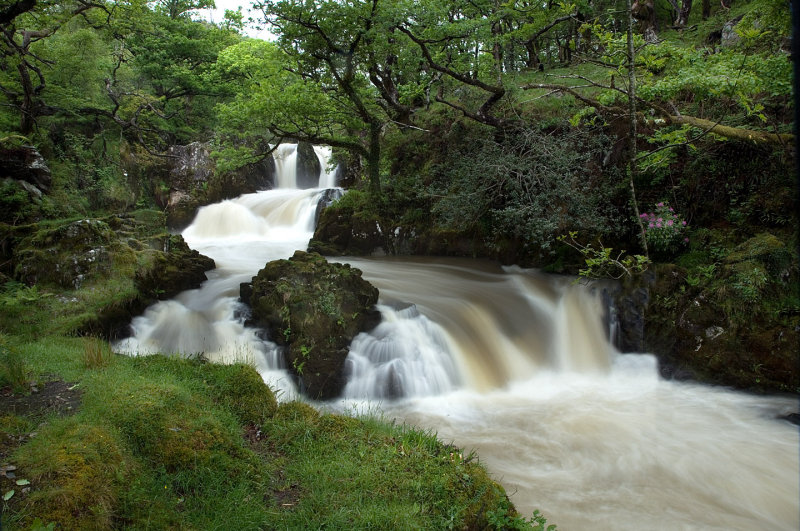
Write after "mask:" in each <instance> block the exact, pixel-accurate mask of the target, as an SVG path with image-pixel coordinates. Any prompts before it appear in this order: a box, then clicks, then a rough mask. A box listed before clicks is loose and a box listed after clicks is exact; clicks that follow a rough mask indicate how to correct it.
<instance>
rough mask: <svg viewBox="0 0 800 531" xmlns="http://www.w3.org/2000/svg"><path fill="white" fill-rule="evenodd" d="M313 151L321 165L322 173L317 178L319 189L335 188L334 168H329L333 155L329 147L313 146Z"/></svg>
mask: <svg viewBox="0 0 800 531" xmlns="http://www.w3.org/2000/svg"><path fill="white" fill-rule="evenodd" d="M314 151H315V152H316V154H317V157H319V162H320V164H321V165H322V171H321V172H320V176H319V187H320V188H336V167H333V168H332V167H331V158H332V157H333V154H332V150H331V148H330V146H314Z"/></svg>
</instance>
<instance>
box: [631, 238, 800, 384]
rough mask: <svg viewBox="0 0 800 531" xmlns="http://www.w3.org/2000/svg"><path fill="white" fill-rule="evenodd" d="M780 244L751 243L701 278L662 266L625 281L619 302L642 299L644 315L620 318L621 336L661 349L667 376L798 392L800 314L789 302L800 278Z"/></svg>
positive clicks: (640, 305)
mask: <svg viewBox="0 0 800 531" xmlns="http://www.w3.org/2000/svg"><path fill="white" fill-rule="evenodd" d="M759 242H761V243H765V242H766V243H767V244H768V245H766V246H764V245H761V243H759ZM770 242H772V243H770ZM774 243H775V242H774V241H773V240H772V238H766V237H756V238H754V239H753V240H751V241H748V242H745V244H742V245H740V246H738V247H736V248H735V250H733V252H731V253H729V254H728V255H727V256H726V257H725V258H724V259H723V260H722V261H721V263H720V264H719V265H718V266H717V267H715V268H709V269H707V270H706V271H708V273H707V277H704V278H702V279H698V277H696V276H695V275H696V274H697V273H696V271H695V272H692V271H690V270H687V269H685V268H682V267H679V266H676V265H673V264H658V265H656V266H654V267H653V268H652V269H651V271H650V272H648V273H647V274H645V275H642V276H640V277H639V278H638V279H635V280H633V281H629V282H627V283H626V285H625V288H624V289H623V290H622V291H621V293H620V294H618V296H617V305H618V308H620V307H625V305H626V304H628V305H630V304H629V303H631V301H634V302H636V304H635V306H636V307H637V308H638V310H637V312H635V313H636V314H637V315H638V318H637V319H635V320H631V321H628V322H626V320H625V319H623V320H622V321H621V323H620V324H621V328H622V330H621V332H622V335H623V337H636V338H637V339H638V338H639V337H641V338H643V341H642V343H643V344H642V348H633V349H632V350H636V351H640V352H641V351H646V352H653V353H655V354H656V355H657V356H658V358H659V363H660V366H661V372H662V375H664V376H666V377H673V378H679V379H685V378H689V379H696V380H699V381H703V382H707V383H713V384H720V385H727V386H731V387H735V388H739V389H746V390H751V391H761V392H798V391H800V367H798V363H797V361H798V358H797V345H798V344H800V315H799V314H800V312H798V310H797V308H795V307H791V306H787V304H791V295H790V294H791V293H793V292H795V291H796V287H797V282H796V279H794V280H792V279H793V278H794V276H795V275H794V274H793V273H791V271H793V270H794V269H793V267H792V266H791V265H790V262H791V259H787V260H784V258H785V257H783V251H782V249H783V248H782V246H780V245H774ZM756 248H757V249H762V250H763V249H766V248H768V249H770V251H769V252H764V253H761V252H760V251H759V252H757V253H756V252H753V249H756ZM784 250H785V249H784ZM776 257H777V258H776ZM770 264H772V265H770ZM771 271H772V272H771ZM781 292H784V295H781ZM642 316H643V319H642V318H641V317H642ZM640 334H641V335H640ZM625 350H628V349H625V348H623V351H625Z"/></svg>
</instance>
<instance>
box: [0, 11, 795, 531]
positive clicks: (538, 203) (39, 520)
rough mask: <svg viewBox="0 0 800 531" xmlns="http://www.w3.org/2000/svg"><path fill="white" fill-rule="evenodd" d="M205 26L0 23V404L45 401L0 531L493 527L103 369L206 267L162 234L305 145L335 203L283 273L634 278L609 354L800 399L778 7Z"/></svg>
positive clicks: (421, 470) (119, 366)
mask: <svg viewBox="0 0 800 531" xmlns="http://www.w3.org/2000/svg"><path fill="white" fill-rule="evenodd" d="M212 3H213V2H211V1H207V0H199V1H195V0H159V1H157V2H146V1H144V0H127V1H111V0H96V1H95V0H91V1H90V0H69V1H66V2H55V1H51V0H10V1H6V2H4V3H3V4H2V7H0V284H2V286H0V310H1V311H0V389H2V393H3V396H2V397H0V399H2V400H8V402H7V403H8V404H12V403H15V402H13V401H14V400H18V399H19V400H22V402H19V403H24V401H25V400H27V399H26V398H25V399H24V397H33V398H31V400H32V401H33V402H35V397H36V396H46V397H48V400H49V402H48V401H44V402H46V403H45V404H42V405H41V407H33V406H31V407H30V408H29V409H26V408H25V407H22V406H20V408H21V409H9V410H6V409H3V416H2V417H0V423H1V424H0V442H1V443H2V450H0V467H1V466H5V464H6V463H14V465H15V466H16V467H17V469H16V470H10V469H7V468H0V493H2V494H3V497H4V498H5V497H6V496H7V498H6V499H4V500H3V501H2V503H3V518H4V521H3V523H4V524H5V523H6V522H10V524H11V525H14V526H17V527H28V526H32V527H36V526H37V525H41V526H47V525H48V524H50V523H51V522H54V523H58V525H60V526H63V527H87V526H88V527H113V526H132V527H138V526H146V525H153V526H155V527H168V526H171V525H181V524H182V523H188V525H190V526H193V527H200V528H205V527H211V526H214V525H217V524H220V525H221V524H223V523H224V524H225V525H226V526H231V524H232V523H234V524H236V523H238V524H240V525H238V526H237V527H244V528H246V527H255V526H258V525H262V526H265V527H270V526H273V525H274V526H277V527H298V528H305V527H315V526H318V525H323V524H325V525H330V526H333V527H348V528H352V527H370V526H372V527H389V528H390V527H396V526H397V525H398V523H399V522H402V525H403V527H420V528H445V527H448V526H452V527H457V528H458V527H462V528H464V527H471V526H472V527H475V526H483V525H484V524H486V525H493V526H495V527H503V526H505V527H514V526H516V525H517V524H519V525H522V521H521V519H519V518H517V517H516V515H515V513H514V512H513V508H511V507H510V506H509V505H508V504H507V502H506V499H505V496H504V493H503V492H502V490H495V489H496V488H498V487H496V486H495V485H494V484H493V483H492V482H491V481H490V480H489V478H487V477H486V475H485V472H484V471H483V469H482V468H480V467H478V466H477V464H476V459H475V458H474V456H469V455H467V456H464V455H462V454H461V453H460V451H459V450H457V449H455V448H451V447H449V446H446V445H444V444H442V443H440V442H436V441H435V435H434V434H431V433H425V432H420V431H418V430H414V429H411V428H408V427H404V426H392V425H391V424H387V423H384V422H380V421H378V420H375V419H371V418H366V419H361V420H354V419H350V418H345V417H337V416H332V415H327V414H321V413H317V412H315V411H313V410H312V409H310V408H308V407H307V406H304V405H302V404H300V403H287V404H282V405H280V406H278V405H276V404H275V402H274V397H272V395H271V393H270V391H269V390H268V389H266V388H265V387H264V386H263V385H257V382H255V381H254V376H253V375H254V374H255V372H254V371H253V370H252V369H250V368H248V367H246V366H238V365H237V366H231V367H215V366H211V365H209V364H205V363H202V362H201V361H199V360H194V361H189V360H180V359H176V358H173V357H166V358H161V357H158V358H147V359H144V358H142V359H128V358H119V357H117V356H113V355H110V354H108V352H107V350H105V349H106V348H107V347H106V346H105V343H103V342H105V341H107V340H108V339H110V338H113V337H118V336H119V335H120V334H121V333H123V332H124V328H125V325H126V323H128V322H129V321H130V318H131V317H132V316H133V315H136V314H137V313H140V312H141V311H143V309H144V308H145V307H146V306H147V305H148V304H149V303H151V302H153V301H155V300H162V299H165V298H169V297H171V296H172V295H174V293H176V292H177V291H180V290H181V289H186V288H188V287H190V286H192V285H196V283H197V282H199V281H200V280H202V275H203V272H204V271H205V270H207V269H209V268H210V267H212V265H211V264H208V263H207V262H204V261H203V259H202V258H200V257H198V256H195V255H193V254H192V252H191V251H190V250H189V249H188V247H186V245H185V243H184V242H183V241H182V239H181V238H180V237H179V236H177V235H174V234H173V235H171V234H170V233H169V232H168V231H167V224H168V221H169V220H171V222H170V223H169V224H170V228H172V229H175V228H180V226H181V225H182V226H185V225H186V224H187V223H188V222H189V221H190V220H191V215H192V212H193V209H196V208H197V207H198V206H199V205H201V204H202V203H204V202H208V201H216V200H220V199H224V198H226V197H231V196H234V195H237V194H240V193H244V192H246V191H254V190H256V189H258V188H263V187H264V186H268V185H269V182H268V179H260V178H253V176H254V175H257V176H260V175H262V174H265V173H269V172H270V171H274V162H272V158H271V149H272V148H273V147H274V146H275V145H276V144H277V143H279V142H282V141H285V142H295V141H302V142H310V143H318V144H327V145H330V146H332V147H333V148H334V154H335V158H336V161H337V163H338V164H339V175H340V182H341V184H342V185H343V186H346V187H348V188H349V189H350V191H349V192H348V193H347V194H346V195H345V196H344V197H343V198H341V199H340V200H338V201H337V202H335V203H334V204H333V205H332V206H330V207H328V208H326V209H325V210H324V211H323V212H322V215H321V218H320V223H319V226H318V229H317V232H316V234H315V236H314V240H313V241H312V243H311V249H313V250H316V251H318V252H321V253H322V254H328V255H334V254H350V255H352V254H369V253H372V252H375V251H378V250H380V251H381V252H386V253H390V254H392V253H394V254H437V255H459V256H481V257H489V258H493V259H496V260H499V261H502V262H504V263H516V264H520V265H523V266H531V267H539V268H542V269H545V270H547V271H550V272H554V273H566V274H577V273H578V272H579V271H580V270H582V269H583V270H585V271H587V272H589V273H598V272H602V271H604V266H606V265H608V263H603V262H602V257H603V256H604V255H603V253H605V252H606V250H608V253H609V254H608V255H607V257H617V256H623V255H619V254H617V253H620V252H622V253H624V255H625V256H630V257H641V258H633V259H634V260H635V261H638V262H637V263H640V264H642V263H648V264H650V266H649V268H648V269H647V270H646V271H644V272H636V274H633V275H625V276H624V277H623V278H622V279H621V287H620V290H619V292H618V293H616V294H615V295H614V297H615V298H616V304H617V307H618V310H619V312H618V313H619V315H620V316H622V318H623V322H622V323H621V324H622V325H623V326H622V330H621V331H622V333H621V337H620V345H619V346H620V348H622V349H623V350H629V351H638V352H643V351H650V352H655V353H656V354H657V355H658V356H659V359H660V361H661V365H662V373H664V374H665V375H668V376H672V377H681V378H696V379H699V380H702V381H706V382H710V383H718V384H723V385H729V386H735V387H737V388H743V389H748V390H753V391H761V392H776V391H777V392H791V393H796V392H798V390H800V374H799V373H798V364H797V345H798V342H800V336H798V333H799V332H798V330H800V272H799V269H798V254H797V248H798V235H797V219H796V217H795V216H796V206H797V202H796V201H797V200H796V197H797V190H796V181H795V173H796V160H795V157H796V154H795V152H794V137H793V134H792V133H793V127H792V125H793V124H792V120H793V112H794V108H793V100H792V97H791V96H792V60H791V56H790V54H789V50H788V46H789V40H788V39H789V7H788V4H787V3H786V2H777V1H773V0H750V1H745V0H735V1H734V2H722V3H721V4H720V5H716V4H714V5H712V3H710V2H705V1H704V2H703V3H702V5H701V6H697V5H695V6H692V2H691V1H689V0H684V1H683V2H677V1H673V0H655V1H652V0H645V1H637V2H633V4H632V5H630V2H627V3H626V2H624V1H621V0H602V1H599V2H591V3H589V2H557V3H550V4H548V5H547V6H546V7H543V6H542V5H540V4H536V3H531V2H525V1H514V2H494V1H483V0H477V1H476V0H471V1H463V2H461V1H455V2H454V1H444V0H425V1H410V0H409V1H406V0H395V1H392V2H389V1H383V0H374V1H358V2H347V3H342V2H334V1H322V0H320V1H315V2H311V3H309V2H301V1H297V0H263V1H261V0H259V1H256V2H254V3H255V5H256V7H257V8H258V10H259V11H260V13H261V16H260V23H261V24H262V25H266V26H268V27H269V28H271V30H272V32H273V33H274V35H275V36H276V38H275V40H274V42H265V41H261V40H255V39H251V38H248V37H246V36H244V34H243V30H244V26H243V19H242V16H241V13H240V12H235V11H230V12H228V13H226V16H225V18H224V19H223V20H222V21H221V22H220V23H219V24H211V23H208V22H204V21H202V20H201V19H200V15H201V14H202V13H203V11H202V10H203V9H204V8H205V7H208V6H209V5H211V4H212ZM312 4H313V6H312ZM310 7H313V9H311V8H310ZM698 8H699V9H698ZM629 15H630V17H632V18H629ZM629 30H631V31H629ZM270 168H272V169H270ZM181 205H183V207H181ZM186 205H188V206H186ZM179 207H181V208H179ZM566 237H569V238H570V243H572V244H573V245H569V244H568V243H567V242H566V241H565V239H566ZM581 249H583V250H587V249H591V250H593V251H592V252H590V253H582V252H580V250H581ZM611 250H613V255H612V254H611ZM195 254H196V253H195ZM587 256H589V257H591V258H592V259H595V260H598V259H599V260H600V262H599V263H595V264H594V266H595V267H594V268H593V264H587V262H586V257H587ZM598 257H599V258H598ZM630 263H633V262H630ZM187 271H189V272H190V273H191V274H190V275H184V273H185V272H187ZM605 271H608V269H606V270H605ZM176 290H177V291H176ZM642 294H644V295H642ZM91 338H93V339H91ZM98 340H99V341H101V343H97V342H96V341H98ZM233 379H235V380H236V381H237V382H239V381H241V382H242V389H246V390H247V392H252V393H253V395H252V396H262V397H263V399H264V400H263V404H262V403H259V404H255V403H253V402H252V400H251V399H249V398H248V397H247V396H244V395H243V394H242V392H240V391H239V387H237V386H233V385H232V384H231V382H232V381H233ZM245 384H247V385H245ZM34 388H35V389H36V392H33V389H34ZM51 395H52V396H51ZM20 397H23V398H20ZM62 399H63V400H62ZM62 401H63V402H64V403H65V404H67V405H68V406H71V407H72V409H71V410H67V409H66V406H65V407H64V408H60V406H59V407H57V406H58V404H60V403H61V402H62ZM26 407H27V406H26ZM6 411H10V412H11V413H10V414H6ZM62 413H70V414H69V415H64V416H62V415H61V414H62ZM41 423H43V424H41ZM362 467H363V468H362ZM14 472H16V474H15V473H14ZM9 473H11V475H9ZM18 481H23V483H18ZM25 481H27V482H29V483H24V482H25ZM12 491H13V493H12V494H9V493H11V492H12ZM375 493H378V494H380V496H379V497H377V498H376V499H377V500H378V501H374V502H373V501H371V498H370V496H372V495H374V494H375ZM146 500H147V501H146ZM233 508H236V509H235V511H234V509H233ZM333 508H335V509H333ZM325 518H327V519H325ZM538 524H541V521H539V520H537V521H536V522H533V524H532V525H534V526H535V525H538Z"/></svg>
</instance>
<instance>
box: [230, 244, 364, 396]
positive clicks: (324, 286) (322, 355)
mask: <svg viewBox="0 0 800 531" xmlns="http://www.w3.org/2000/svg"><path fill="white" fill-rule="evenodd" d="M241 295H242V300H243V301H244V302H245V303H247V304H249V305H250V307H251V308H252V320H251V322H250V324H253V325H255V326H258V327H260V328H264V329H266V330H268V331H269V333H270V338H271V339H272V340H273V341H275V342H276V343H277V344H279V345H281V346H284V347H286V359H287V362H288V363H289V367H290V370H291V371H292V372H293V373H294V374H295V375H296V376H297V378H298V380H299V382H300V384H301V390H302V391H303V392H305V393H306V394H307V395H308V396H309V397H311V398H314V399H328V398H334V397H336V396H338V395H339V394H340V393H341V390H342V388H343V386H344V384H345V382H344V379H343V368H344V361H345V358H346V357H347V354H348V351H349V349H348V347H349V345H350V342H351V341H352V339H353V338H354V337H355V336H356V335H357V334H358V333H360V332H363V331H368V330H370V329H372V328H374V327H375V326H377V324H378V323H379V322H380V314H379V312H378V311H377V310H375V308H374V306H375V304H376V303H377V301H378V290H377V289H376V288H375V287H374V286H372V285H371V284H370V283H369V282H367V281H366V280H364V279H363V278H361V271H360V270H358V269H355V268H352V267H350V266H349V265H348V264H334V263H329V262H327V261H326V260H325V258H323V257H322V256H320V255H319V254H316V253H305V252H302V251H297V252H296V253H295V254H294V256H292V257H291V258H290V259H288V260H276V261H273V262H270V263H268V264H267V265H266V266H265V267H264V268H263V269H262V270H261V271H259V272H258V275H256V276H255V277H253V280H252V282H251V283H248V284H242V287H241Z"/></svg>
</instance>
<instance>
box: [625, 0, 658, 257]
mask: <svg viewBox="0 0 800 531" xmlns="http://www.w3.org/2000/svg"><path fill="white" fill-rule="evenodd" d="M627 3H628V6H627V7H628V113H629V115H628V119H629V120H630V133H629V135H630V144H629V147H630V160H629V161H628V177H629V179H630V182H629V185H630V188H631V202H632V203H633V212H634V214H635V216H636V223H637V224H638V225H639V235H640V237H641V241H642V247H643V248H644V254H645V256H649V252H648V250H647V237H646V236H645V231H644V223H643V222H642V218H641V217H639V202H638V201H637V199H636V187H635V186H634V181H635V179H634V178H635V176H636V154H637V150H636V135H637V131H636V120H637V117H636V56H635V53H636V51H635V49H634V47H633V6H632V5H631V0H627ZM651 5H652V4H651Z"/></svg>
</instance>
